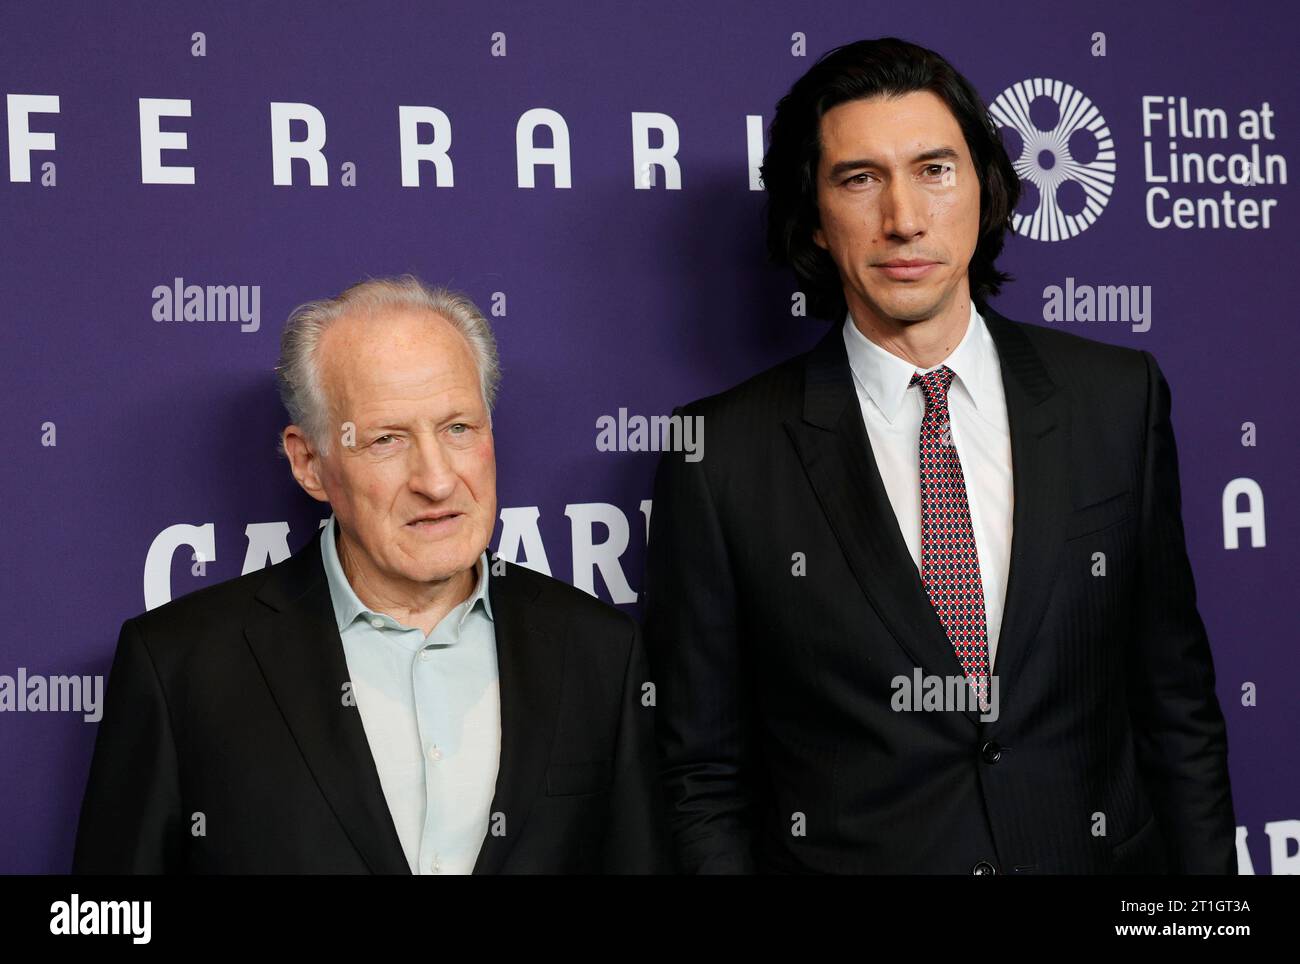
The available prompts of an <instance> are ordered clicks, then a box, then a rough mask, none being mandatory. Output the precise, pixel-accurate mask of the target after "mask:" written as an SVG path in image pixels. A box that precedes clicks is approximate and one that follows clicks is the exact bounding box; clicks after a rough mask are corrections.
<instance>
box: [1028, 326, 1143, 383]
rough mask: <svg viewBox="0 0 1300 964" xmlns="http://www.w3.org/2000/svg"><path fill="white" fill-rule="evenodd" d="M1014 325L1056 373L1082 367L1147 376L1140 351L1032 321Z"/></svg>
mask: <svg viewBox="0 0 1300 964" xmlns="http://www.w3.org/2000/svg"><path fill="white" fill-rule="evenodd" d="M1010 324H1012V325H1014V326H1015V327H1016V329H1017V330H1019V331H1021V332H1022V333H1023V334H1024V335H1025V337H1026V338H1028V339H1029V341H1030V343H1031V344H1032V345H1033V346H1034V348H1035V349H1037V350H1038V352H1039V354H1040V355H1041V356H1042V357H1043V360H1044V361H1045V362H1047V363H1048V364H1049V365H1051V366H1052V368H1053V370H1054V371H1057V370H1063V369H1069V368H1070V367H1072V366H1077V365H1080V364H1082V365H1087V366H1092V367H1094V368H1100V369H1106V370H1109V371H1112V372H1114V373H1116V374H1121V375H1123V374H1137V373H1145V370H1146V358H1145V353H1144V352H1143V351H1142V350H1140V349H1137V348H1129V347H1128V346H1126V345H1113V344H1111V343H1109V342H1104V341H1098V340H1097V339H1095V338H1088V337H1085V336H1084V335H1079V334H1076V333H1075V332H1071V331H1062V330H1061V329H1059V328H1049V327H1047V326H1046V325H1040V324H1036V323H1032V322H1025V321H1012V322H1010Z"/></svg>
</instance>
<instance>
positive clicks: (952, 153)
mask: <svg viewBox="0 0 1300 964" xmlns="http://www.w3.org/2000/svg"><path fill="white" fill-rule="evenodd" d="M959 157H961V155H960V154H958V153H957V151H956V150H955V149H954V148H951V147H932V148H931V149H930V150H928V151H922V152H921V153H920V154H917V155H916V157H914V158H912V160H911V161H910V162H909V163H910V164H920V163H921V162H922V161H949V160H950V161H955V160H957V159H958V158H959ZM884 166H885V165H884V164H881V163H880V162H879V161H877V160H875V159H874V158H871V157H861V158H857V159H856V160H851V161H840V162H839V163H837V164H834V165H832V166H831V170H830V175H829V176H830V178H831V179H832V180H834V179H835V178H838V177H839V176H840V175H842V174H847V173H848V172H849V171H856V170H859V169H861V168H864V167H873V168H875V169H876V170H881V169H883V168H884Z"/></svg>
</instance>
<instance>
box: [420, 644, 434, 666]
mask: <svg viewBox="0 0 1300 964" xmlns="http://www.w3.org/2000/svg"><path fill="white" fill-rule="evenodd" d="M431 659H433V649H432V648H431V647H429V646H426V647H424V649H422V650H420V662H422V663H427V662H428V661H429V660H431Z"/></svg>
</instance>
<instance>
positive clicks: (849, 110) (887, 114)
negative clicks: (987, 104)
mask: <svg viewBox="0 0 1300 964" xmlns="http://www.w3.org/2000/svg"><path fill="white" fill-rule="evenodd" d="M820 133H821V144H822V150H823V151H828V150H829V151H836V150H855V149H863V148H871V147H874V148H876V149H878V150H882V151H883V150H888V151H902V150H909V151H910V150H912V149H917V150H929V149H931V148H935V147H941V146H951V147H954V148H957V149H961V148H962V147H963V146H964V143H965V142H964V139H963V137H962V135H961V125H960V124H958V123H957V118H956V117H955V116H954V115H953V113H952V111H951V110H950V109H949V108H948V105H947V104H946V103H944V102H943V100H941V99H940V98H939V97H938V96H937V95H935V94H933V93H931V92H930V91H928V90H918V91H912V92H910V93H907V94H902V95H900V96H886V95H880V94H878V95H876V96H874V97H864V98H859V99H857V100H850V101H845V102H844V103H842V104H836V105H835V106H834V107H832V108H831V109H830V110H828V111H827V112H826V113H825V114H824V115H822V119H821V128H820Z"/></svg>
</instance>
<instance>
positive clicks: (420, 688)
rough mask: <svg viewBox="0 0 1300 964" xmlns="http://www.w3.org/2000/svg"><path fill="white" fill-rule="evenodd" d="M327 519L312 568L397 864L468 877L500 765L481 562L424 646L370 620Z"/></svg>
mask: <svg viewBox="0 0 1300 964" xmlns="http://www.w3.org/2000/svg"><path fill="white" fill-rule="evenodd" d="M335 525H336V523H335V520H334V516H332V515H331V516H330V517H329V519H328V520H326V524H325V531H324V532H323V533H322V534H321V559H322V561H323V562H324V564H325V577H326V579H327V580H328V582H329V591H330V599H331V601H332V602H333V604H334V616H335V619H336V621H337V623H338V629H339V636H340V638H341V639H342V640H343V652H344V655H345V656H346V658H347V664H348V673H349V676H350V677H351V680H352V693H353V695H354V697H355V698H356V702H357V709H358V710H359V711H360V713H361V720H362V724H363V726H364V728H365V733H366V739H367V741H368V742H369V743H370V752H371V754H372V755H373V756H374V759H375V767H376V769H377V770H378V771H379V782H380V784H381V785H382V786H383V789H384V797H385V799H386V800H387V802H388V809H389V812H390V813H392V816H393V823H394V825H395V826H396V828H397V836H398V837H399V838H400V840H401V842H402V850H403V851H405V853H406V860H407V863H408V864H410V866H411V872H412V873H415V874H468V873H470V872H471V871H472V870H473V869H474V862H475V861H476V860H477V859H478V852H479V848H480V847H481V846H482V843H483V838H484V837H485V835H486V834H487V830H488V824H489V819H490V810H491V806H492V796H493V793H494V792H495V789H496V778H497V766H498V764H499V761H500V755H501V696H500V688H499V680H498V676H497V651H496V633H495V632H494V630H493V617H492V603H491V600H490V598H489V596H488V573H489V570H490V563H489V561H488V556H487V552H486V551H484V552H483V553H482V554H481V555H480V556H479V560H478V563H477V566H478V585H477V587H476V588H475V590H474V592H473V593H472V594H471V595H470V597H469V598H468V599H466V600H465V601H464V602H462V603H461V604H460V605H458V606H456V607H455V608H454V609H452V610H451V612H449V613H447V615H446V616H444V617H443V618H442V620H441V621H440V622H439V623H438V625H437V626H435V627H434V629H433V632H431V633H430V634H429V635H428V636H425V634H424V633H423V632H422V631H421V630H419V629H414V628H412V627H409V626H404V625H402V624H401V623H399V622H398V621H397V620H396V619H394V618H393V617H392V616H389V615H387V614H386V613H378V612H374V611H373V610H371V609H369V608H368V607H367V606H366V604H365V603H363V602H362V601H361V600H360V599H359V598H358V597H357V594H356V592H355V591H354V590H353V588H352V586H351V584H350V583H349V582H348V580H347V577H346V576H345V575H344V573H343V566H342V564H341V563H340V562H339V555H338V545H337V542H336V536H335Z"/></svg>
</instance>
